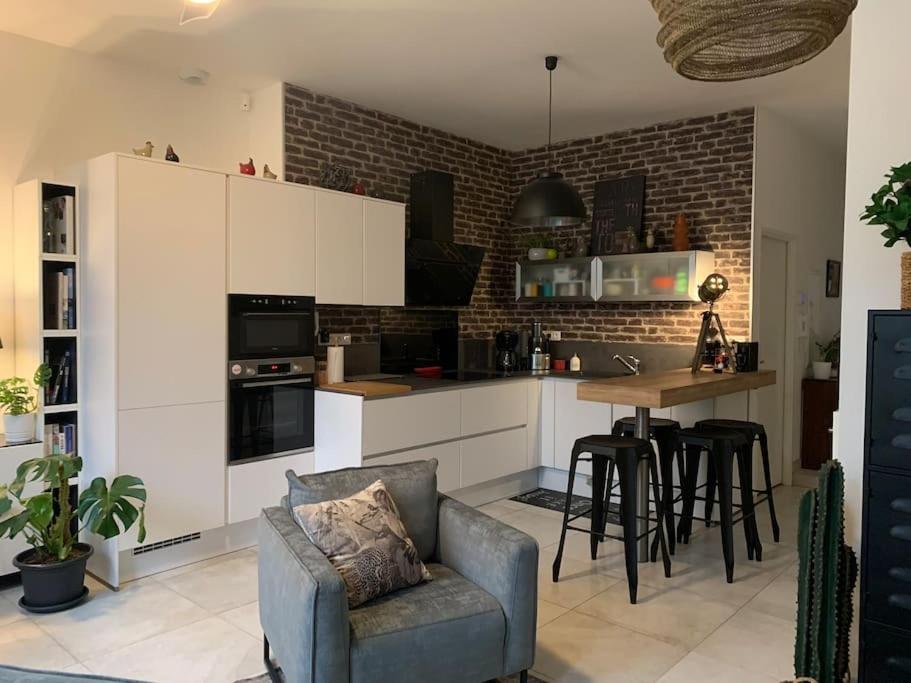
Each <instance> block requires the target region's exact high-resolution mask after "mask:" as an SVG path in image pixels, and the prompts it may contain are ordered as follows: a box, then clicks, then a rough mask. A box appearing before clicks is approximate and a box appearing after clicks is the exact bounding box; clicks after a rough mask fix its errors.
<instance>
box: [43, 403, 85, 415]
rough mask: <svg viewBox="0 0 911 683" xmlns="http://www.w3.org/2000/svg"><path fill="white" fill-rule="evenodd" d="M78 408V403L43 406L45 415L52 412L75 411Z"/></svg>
mask: <svg viewBox="0 0 911 683" xmlns="http://www.w3.org/2000/svg"><path fill="white" fill-rule="evenodd" d="M78 410H79V404H78V403H56V404H54V405H52V406H44V414H45V415H53V414H54V413H75V412H76V411H78Z"/></svg>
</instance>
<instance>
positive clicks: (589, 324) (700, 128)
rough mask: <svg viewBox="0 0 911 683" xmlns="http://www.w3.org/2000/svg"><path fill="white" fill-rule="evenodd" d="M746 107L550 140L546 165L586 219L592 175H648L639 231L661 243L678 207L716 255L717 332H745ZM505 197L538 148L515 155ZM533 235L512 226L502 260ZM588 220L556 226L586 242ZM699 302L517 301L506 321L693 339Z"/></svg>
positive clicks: (583, 335)
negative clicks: (722, 291)
mask: <svg viewBox="0 0 911 683" xmlns="http://www.w3.org/2000/svg"><path fill="white" fill-rule="evenodd" d="M753 120H754V116H753V110H752V109H742V110H739V111H733V112H727V113H722V114H717V115H714V116H704V117H701V118H697V119H687V120H683V121H674V122H670V123H662V124H658V125H655V126H649V127H647V128H637V129H633V130H626V131H619V132H615V133H609V134H607V135H600V136H597V137H593V138H585V139H580V140H572V141H569V142H562V143H559V144H557V145H554V147H553V157H554V159H555V163H554V167H555V169H556V170H558V171H560V172H561V173H563V174H564V175H565V176H566V178H567V180H569V181H570V182H571V183H573V185H574V186H575V187H576V189H578V190H579V192H580V193H581V194H582V198H583V199H584V201H585V204H586V207H587V209H588V215H589V217H590V216H591V209H592V198H593V196H594V185H595V182H596V181H598V180H606V179H610V178H619V177H623V176H629V175H640V174H644V175H645V176H646V180H645V216H644V222H645V229H648V228H652V229H653V230H654V231H655V237H656V246H657V247H658V248H659V249H662V248H664V249H669V248H670V243H671V239H672V236H673V224H674V218H675V217H676V216H677V214H678V213H681V212H682V213H685V214H686V216H687V218H688V219H689V222H690V242H691V244H692V245H693V246H694V248H699V249H711V250H713V251H714V252H715V269H716V270H717V271H719V272H721V273H723V274H724V275H725V276H726V277H727V278H728V280H729V282H730V284H731V291H730V292H729V293H728V294H727V296H726V297H725V298H724V299H723V300H722V301H721V302H720V303H719V304H718V306H717V308H718V311H719V313H720V314H721V318H722V321H723V323H724V326H725V331H726V332H727V333H728V334H729V335H730V336H732V337H738V338H745V337H746V336H747V335H748V334H749V298H750V237H751V235H750V232H751V220H752V192H753ZM512 164H513V187H512V193H513V196H516V195H517V194H518V192H519V191H520V190H521V189H522V188H523V187H524V186H525V185H526V184H527V183H528V182H529V181H531V180H532V179H533V178H534V176H535V175H536V174H537V173H538V172H539V171H540V170H541V169H542V168H543V167H545V166H546V165H547V153H546V150H545V149H544V148H536V149H531V150H525V151H521V152H515V153H513V155H512ZM533 232H541V231H540V230H533V229H528V228H513V236H514V240H513V252H512V253H511V254H510V256H509V260H510V261H514V260H515V259H517V258H522V257H523V256H522V254H523V252H524V251H525V249H524V247H523V246H522V245H523V242H524V239H525V238H526V237H527V236H528V235H529V234H531V233H533ZM590 234H591V220H589V221H588V222H587V223H586V224H584V225H582V226H579V227H577V228H568V229H561V230H558V231H555V233H554V235H555V236H556V237H557V238H558V239H561V240H563V239H564V238H574V237H576V236H578V235H582V236H584V237H585V238H586V239H588V237H589V235H590ZM703 308H704V306H703V305H702V304H701V303H697V304H689V303H642V304H631V303H618V304H573V305H570V306H567V305H566V304H525V303H523V304H519V305H513V306H511V307H508V308H507V311H506V319H505V320H504V323H505V324H508V325H510V326H513V327H517V326H525V325H527V324H529V323H530V322H531V320H533V319H536V318H537V319H541V320H544V321H545V322H546V324H547V325H548V326H549V327H551V329H554V330H560V331H562V332H563V333H564V334H565V335H566V336H565V337H564V338H566V339H577V340H591V341H616V342H650V343H680V344H692V343H693V341H694V340H695V338H696V335H697V334H698V332H699V325H700V318H699V312H700V311H701V310H703Z"/></svg>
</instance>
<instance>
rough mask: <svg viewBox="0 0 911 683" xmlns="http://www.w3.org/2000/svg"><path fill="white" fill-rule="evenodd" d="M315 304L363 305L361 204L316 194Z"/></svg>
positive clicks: (354, 198) (345, 197) (357, 199)
mask: <svg viewBox="0 0 911 683" xmlns="http://www.w3.org/2000/svg"><path fill="white" fill-rule="evenodd" d="M316 302H317V303H320V304H354V305H359V304H362V303H363V302H364V200H363V199H362V198H361V197H359V196H358V195H346V194H342V193H340V192H327V191H321V190H318V191H317V193H316Z"/></svg>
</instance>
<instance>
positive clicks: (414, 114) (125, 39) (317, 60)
mask: <svg viewBox="0 0 911 683" xmlns="http://www.w3.org/2000/svg"><path fill="white" fill-rule="evenodd" d="M181 4H182V0H90V1H89V2H74V1H73V0H28V1H27V2H12V1H10V2H6V3H4V8H3V12H2V14H0V30H2V31H7V32H10V33H16V34H20V35H24V36H28V37H31V38H35V39H38V40H43V41H47V42H51V43H54V44H57V45H62V46H66V47H72V48H74V49H77V50H81V51H85V52H88V53H91V54H96V55H103V56H107V57H111V58H113V59H118V60H128V61H132V62H138V63H141V64H144V65H146V66H148V67H150V68H154V69H160V70H166V71H168V72H170V73H173V74H174V77H175V78H176V77H177V73H178V71H179V70H180V68H181V67H184V66H198V67H201V68H203V69H206V70H208V71H210V72H211V73H212V79H211V81H210V83H212V84H220V85H224V86H229V87H238V88H242V89H254V88H256V87H258V86H261V85H265V84H266V83H269V82H274V81H276V80H284V81H288V82H292V83H297V84H300V85H303V86H305V87H308V88H311V89H313V90H316V91H318V92H322V93H326V94H330V95H335V96H337V97H341V98H345V99H348V100H352V101H355V102H358V103H360V104H363V105H365V106H368V107H372V108H376V109H380V110H383V111H386V112H390V113H394V114H398V115H400V116H403V117H405V118H408V119H411V120H414V121H418V122H421V123H424V124H428V125H432V126H436V127H438V128H442V129H444V130H448V131H451V132H454V133H457V134H461V135H465V136H468V137H471V138H474V139H477V140H482V141H485V142H488V143H491V144H494V145H498V146H502V147H506V148H511V149H518V148H523V147H529V146H537V145H539V144H542V143H543V142H544V140H545V136H546V93H547V80H546V71H545V70H544V57H545V55H547V54H557V55H559V56H560V57H561V60H560V65H559V67H558V69H557V71H556V72H555V75H554V97H555V107H554V117H555V120H554V138H555V139H558V140H559V139H568V138H574V137H582V136H588V135H595V134H598V133H604V132H608V131H611V130H619V129H623V128H628V127H633V126H639V125H645V124H648V123H655V122H659V121H667V120H672V119H676V118H682V117H686V116H692V115H699V114H708V113H714V112H717V111H722V110H725V109H730V108H735V107H741V106H751V105H754V104H765V105H768V106H771V107H773V108H775V109H777V110H779V111H781V112H782V113H783V114H785V115H787V116H789V117H790V118H791V119H792V120H793V121H794V122H795V123H796V124H797V125H802V126H803V127H804V128H805V129H806V130H807V132H808V133H809V134H812V135H816V136H818V137H820V138H821V139H823V140H824V141H826V142H828V143H829V144H832V145H833V146H839V147H844V144H845V131H846V128H847V102H848V68H849V49H850V47H849V44H850V39H849V36H848V35H847V33H848V32H847V31H845V33H844V34H843V35H842V36H841V37H840V38H839V39H838V40H837V41H836V43H835V45H833V46H832V47H831V48H830V49H829V50H827V51H826V52H825V53H823V54H822V55H820V56H819V57H817V58H816V59H815V60H813V61H812V62H809V63H808V64H805V65H803V66H800V67H797V68H795V69H792V70H790V71H788V72H785V73H783V74H777V75H774V76H769V77H766V78H762V79H756V80H751V81H745V82H740V83H726V84H722V83H696V82H692V81H688V80H686V79H684V78H682V77H680V76H677V75H676V74H675V73H673V71H671V69H670V67H669V66H667V64H665V62H664V60H663V57H662V55H661V51H660V49H659V47H658V46H657V44H656V43H655V34H656V31H657V29H658V21H657V18H656V16H655V13H654V11H653V10H652V8H651V5H650V4H649V2H648V0H562V1H560V0H551V1H549V2H545V1H544V0H447V1H445V2H444V1H443V0H222V2H221V6H220V8H219V9H218V11H217V13H216V14H215V16H214V17H213V18H212V19H210V20H207V21H197V22H193V23H191V24H187V25H185V26H183V27H178V25H177V18H178V16H179V14H180V7H181Z"/></svg>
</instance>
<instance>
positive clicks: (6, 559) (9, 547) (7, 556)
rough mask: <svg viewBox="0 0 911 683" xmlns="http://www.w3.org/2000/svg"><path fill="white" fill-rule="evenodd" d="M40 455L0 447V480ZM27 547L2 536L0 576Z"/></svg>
mask: <svg viewBox="0 0 911 683" xmlns="http://www.w3.org/2000/svg"><path fill="white" fill-rule="evenodd" d="M42 455H44V444H43V443H28V444H22V445H19V446H4V447H2V448H0V482H3V483H4V484H8V483H9V482H11V481H12V480H13V479H15V478H16V469H17V468H18V467H19V465H20V464H21V463H23V462H25V461H26V460H31V459H32V458H40V457H41V456H42ZM457 488H458V487H457ZM40 492H41V485H40V482H35V483H32V484H28V485H27V486H26V488H25V495H26V496H33V495H35V494H36V493H40ZM28 548H29V544H28V543H27V542H26V540H25V536H23V535H21V534H20V535H19V536H16V538H14V539H12V540H11V539H9V538H7V537H4V539H3V540H2V541H0V576H5V575H6V574H12V573H14V572H17V571H19V570H18V569H16V568H15V567H14V566H13V558H14V557H16V555H18V554H19V553H21V552H22V551H23V550H26V549H28Z"/></svg>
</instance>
